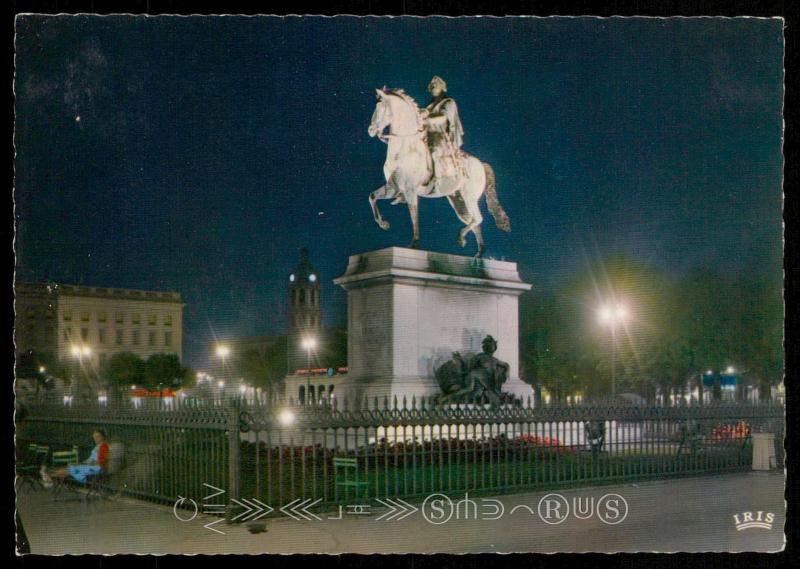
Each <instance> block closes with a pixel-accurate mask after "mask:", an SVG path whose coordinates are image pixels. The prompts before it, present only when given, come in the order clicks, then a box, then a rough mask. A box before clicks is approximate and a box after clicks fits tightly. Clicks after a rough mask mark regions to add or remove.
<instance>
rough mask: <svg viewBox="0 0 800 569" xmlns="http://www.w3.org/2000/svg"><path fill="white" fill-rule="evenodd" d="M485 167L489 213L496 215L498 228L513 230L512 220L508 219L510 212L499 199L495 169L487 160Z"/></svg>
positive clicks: (484, 163) (508, 231) (506, 230)
mask: <svg viewBox="0 0 800 569" xmlns="http://www.w3.org/2000/svg"><path fill="white" fill-rule="evenodd" d="M483 169H484V170H485V171H486V188H484V191H485V192H486V205H487V206H488V207H489V213H491V214H492V217H494V222H495V223H496V224H497V227H498V229H502V230H503V231H505V232H506V233H510V232H511V221H509V219H508V214H507V213H506V211H505V210H504V209H503V206H501V205H500V200H498V199H497V186H496V185H495V176H494V170H493V169H492V167H491V166H489V165H488V164H487V163H486V162H483Z"/></svg>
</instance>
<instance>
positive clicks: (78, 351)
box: [71, 345, 92, 391]
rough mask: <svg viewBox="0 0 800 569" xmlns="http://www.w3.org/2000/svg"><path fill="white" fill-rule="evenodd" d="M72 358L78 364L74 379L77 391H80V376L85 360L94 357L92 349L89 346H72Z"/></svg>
mask: <svg viewBox="0 0 800 569" xmlns="http://www.w3.org/2000/svg"><path fill="white" fill-rule="evenodd" d="M71 351H72V357H74V358H75V359H76V360H77V362H78V370H77V371H76V373H74V374H73V379H75V386H74V389H75V391H79V389H78V376H79V375H80V371H82V370H83V358H84V357H89V356H91V355H92V349H91V348H90V347H89V346H85V345H84V346H78V345H73V346H72V349H71Z"/></svg>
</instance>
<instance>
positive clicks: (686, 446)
mask: <svg viewBox="0 0 800 569" xmlns="http://www.w3.org/2000/svg"><path fill="white" fill-rule="evenodd" d="M731 440H732V441H736V443H737V444H738V447H739V452H742V451H744V450H745V449H746V448H747V444H748V443H749V442H750V440H751V439H750V429H749V428H748V429H747V431H746V433H745V436H743V437H737V438H735V439H731ZM719 443H720V441H718V440H714V439H713V438H711V437H710V435H709V434H707V433H704V432H703V430H702V429H701V427H700V425H698V424H696V423H693V422H690V423H689V424H687V425H685V426H683V427H682V428H681V437H680V440H679V443H678V449H677V451H676V452H675V459H676V460H677V459H678V458H679V457H680V456H681V454H682V453H683V454H689V455H696V454H698V453H702V452H710V451H714V450H716V449H721V448H722V447H721V446H720V444H719Z"/></svg>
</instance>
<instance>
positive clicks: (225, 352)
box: [217, 344, 231, 388]
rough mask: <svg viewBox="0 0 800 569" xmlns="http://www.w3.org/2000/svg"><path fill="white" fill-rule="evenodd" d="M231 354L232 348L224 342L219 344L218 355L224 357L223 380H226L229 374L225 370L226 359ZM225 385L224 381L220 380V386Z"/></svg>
mask: <svg viewBox="0 0 800 569" xmlns="http://www.w3.org/2000/svg"><path fill="white" fill-rule="evenodd" d="M230 354H231V349H230V348H229V347H228V346H226V345H224V344H217V357H218V358H221V359H222V374H221V375H222V380H224V379H225V378H226V377H227V375H226V371H225V359H226V358H227V357H228V356H229V355H230ZM223 385H225V382H224V381H220V382H219V386H220V388H222V386H223Z"/></svg>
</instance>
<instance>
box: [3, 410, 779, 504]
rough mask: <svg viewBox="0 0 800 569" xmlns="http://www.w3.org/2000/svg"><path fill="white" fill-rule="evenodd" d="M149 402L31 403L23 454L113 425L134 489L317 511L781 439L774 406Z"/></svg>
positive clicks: (540, 484)
mask: <svg viewBox="0 0 800 569" xmlns="http://www.w3.org/2000/svg"><path fill="white" fill-rule="evenodd" d="M150 407H151V408H139V409H132V408H114V409H112V408H107V407H106V408H101V407H99V406H87V407H81V406H73V407H69V406H67V407H64V406H52V405H40V406H32V407H31V408H30V410H29V413H28V415H27V417H26V418H25V420H23V421H22V422H21V423H20V424H19V425H18V430H17V445H18V448H19V447H20V446H21V445H24V444H26V443H27V442H37V443H39V444H48V445H50V447H51V448H54V449H55V448H56V447H58V446H63V447H65V448H69V447H71V446H72V445H75V444H78V445H80V446H82V447H83V448H82V450H83V452H82V453H81V456H85V455H86V454H88V451H89V449H90V448H91V430H92V429H94V428H97V427H101V428H104V429H105V430H106V431H107V433H108V435H109V439H110V440H111V441H112V442H113V443H116V444H119V445H120V446H122V447H123V448H124V453H125V467H124V468H123V469H122V472H121V473H120V476H118V477H117V480H115V484H116V485H117V487H118V488H119V489H120V490H122V491H125V492H127V493H129V494H131V495H136V496H140V497H143V498H150V499H155V500H159V501H165V502H173V501H174V500H176V499H177V498H178V496H183V497H193V498H195V499H199V498H202V497H203V496H205V495H206V494H207V493H208V487H209V486H213V487H216V488H221V489H225V491H226V492H227V500H228V501H230V500H232V499H234V498H236V499H238V498H257V499H259V500H260V501H261V502H262V503H264V504H267V505H270V506H272V507H274V508H276V510H277V508H279V507H280V506H282V505H284V504H287V503H290V502H292V501H296V500H306V501H308V503H311V502H313V504H314V507H316V508H325V507H331V506H333V505H335V504H344V503H346V504H354V503H365V501H370V500H374V499H376V498H377V499H382V498H404V499H409V500H412V499H418V498H421V497H423V496H426V495H429V494H432V493H445V494H447V493H452V494H463V493H464V492H469V493H471V494H480V493H494V494H499V493H508V492H520V491H527V490H534V489H544V488H558V487H565V486H574V485H588V484H601V483H610V482H623V481H627V480H634V479H647V478H666V477H673V476H686V475H698V474H715V473H724V472H736V471H742V470H747V469H749V468H750V467H751V464H752V442H751V436H750V435H751V434H752V433H756V432H771V433H774V434H775V440H776V456H777V457H778V461H779V465H781V464H782V459H783V447H782V445H783V433H784V410H783V407H782V406H780V405H775V404H713V405H703V406H692V407H689V406H680V407H659V406H633V405H578V406H568V407H553V406H548V407H538V408H535V407H532V406H529V405H521V406H512V405H509V406H503V407H499V408H492V407H490V406H488V405H484V404H482V403H481V402H476V403H472V404H462V405H448V406H436V405H432V404H431V402H430V401H427V400H425V399H419V400H418V399H413V400H410V401H400V402H397V401H392V402H389V401H386V400H384V401H380V402H378V401H372V402H370V404H369V405H366V404H362V405H359V406H350V405H344V404H342V405H338V404H331V405H329V404H318V405H316V404H315V405H299V404H297V403H296V402H291V401H288V402H279V401H276V400H273V401H271V402H270V403H269V404H263V402H250V403H248V402H246V401H227V402H217V403H213V404H212V403H209V404H207V405H206V404H197V405H176V406H165V405H163V404H158V405H156V404H152V405H151V406H150Z"/></svg>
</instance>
